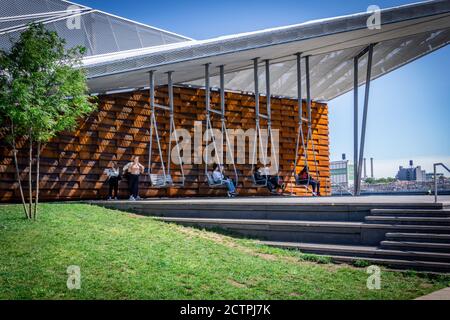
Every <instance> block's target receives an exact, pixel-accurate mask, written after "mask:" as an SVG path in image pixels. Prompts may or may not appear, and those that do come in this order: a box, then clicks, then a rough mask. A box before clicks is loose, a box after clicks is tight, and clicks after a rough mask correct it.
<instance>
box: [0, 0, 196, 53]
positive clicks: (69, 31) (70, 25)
mask: <svg viewBox="0 0 450 320" xmlns="http://www.w3.org/2000/svg"><path fill="white" fill-rule="evenodd" d="M78 21H79V22H78ZM30 22H42V23H44V25H45V27H46V28H47V29H48V30H52V31H57V32H58V34H59V35H60V36H61V37H63V38H65V39H66V41H67V47H73V46H76V45H82V46H84V47H86V49H87V56H93V55H100V54H105V53H113V52H119V51H124V50H131V49H138V48H148V47H152V46H160V45H166V44H171V43H177V42H184V41H188V40H191V39H189V38H187V37H183V36H180V35H177V34H175V33H171V32H168V31H164V30H161V29H157V28H154V27H150V26H147V25H144V24H141V23H137V22H134V21H130V20H127V19H124V18H121V17H117V16H114V15H111V14H108V13H105V12H101V11H98V10H93V9H91V8H88V7H85V6H81V5H74V4H73V3H71V2H68V1H62V0H1V6H0V49H3V50H6V51H7V50H9V49H10V47H11V43H13V41H16V40H17V39H18V37H19V35H20V33H21V32H22V31H23V30H25V28H26V25H27V24H28V23H30Z"/></svg>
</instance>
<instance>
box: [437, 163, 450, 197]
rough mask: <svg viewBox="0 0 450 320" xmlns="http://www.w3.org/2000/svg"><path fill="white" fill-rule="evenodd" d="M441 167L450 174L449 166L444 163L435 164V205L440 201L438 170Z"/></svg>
mask: <svg viewBox="0 0 450 320" xmlns="http://www.w3.org/2000/svg"><path fill="white" fill-rule="evenodd" d="M439 166H441V167H443V168H444V169H445V170H447V171H448V172H450V169H449V168H447V166H446V165H445V164H443V163H435V164H433V170H434V203H437V201H438V181H437V172H436V169H437V167H439Z"/></svg>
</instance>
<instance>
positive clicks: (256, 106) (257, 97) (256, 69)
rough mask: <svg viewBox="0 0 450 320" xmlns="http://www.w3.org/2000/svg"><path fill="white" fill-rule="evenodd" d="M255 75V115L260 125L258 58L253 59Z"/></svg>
mask: <svg viewBox="0 0 450 320" xmlns="http://www.w3.org/2000/svg"><path fill="white" fill-rule="evenodd" d="M253 71H254V72H253V73H254V80H255V115H256V123H257V124H259V78H258V58H255V59H253Z"/></svg>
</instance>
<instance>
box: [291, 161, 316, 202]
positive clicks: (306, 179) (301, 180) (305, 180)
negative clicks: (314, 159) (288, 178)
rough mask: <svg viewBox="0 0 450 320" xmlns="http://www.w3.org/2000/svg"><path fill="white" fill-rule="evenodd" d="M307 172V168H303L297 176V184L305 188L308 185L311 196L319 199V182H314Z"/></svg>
mask: <svg viewBox="0 0 450 320" xmlns="http://www.w3.org/2000/svg"><path fill="white" fill-rule="evenodd" d="M308 172H309V170H308V167H307V166H305V167H304V168H303V169H302V171H300V173H299V174H298V176H297V183H298V184H301V185H306V186H307V185H310V186H311V188H312V190H313V194H314V195H317V196H318V197H320V181H317V180H315V179H314V178H313V177H312V176H311V175H310V174H309V173H308Z"/></svg>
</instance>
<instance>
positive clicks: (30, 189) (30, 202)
mask: <svg viewBox="0 0 450 320" xmlns="http://www.w3.org/2000/svg"><path fill="white" fill-rule="evenodd" d="M29 141H30V147H29V154H28V170H29V171H28V210H29V212H30V217H32V215H33V183H32V176H31V174H32V172H31V171H32V170H31V169H32V165H33V140H32V137H31V130H30V131H29Z"/></svg>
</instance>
